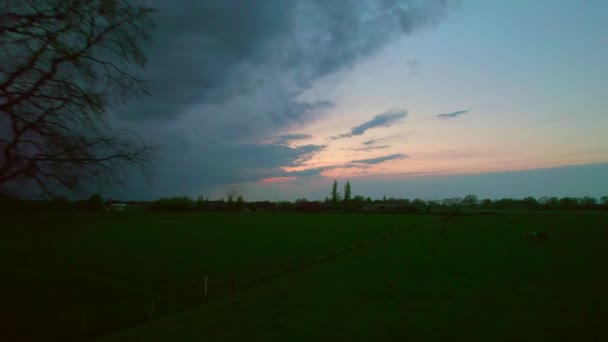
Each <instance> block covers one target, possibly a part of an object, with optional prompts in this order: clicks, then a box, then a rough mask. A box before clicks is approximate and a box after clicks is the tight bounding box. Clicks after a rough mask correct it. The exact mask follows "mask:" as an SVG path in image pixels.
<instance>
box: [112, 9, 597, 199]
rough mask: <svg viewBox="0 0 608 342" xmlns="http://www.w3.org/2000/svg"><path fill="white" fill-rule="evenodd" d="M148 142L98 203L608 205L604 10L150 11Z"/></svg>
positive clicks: (133, 111)
mask: <svg viewBox="0 0 608 342" xmlns="http://www.w3.org/2000/svg"><path fill="white" fill-rule="evenodd" d="M147 2H148V3H149V4H150V5H152V6H154V7H156V8H157V9H158V13H157V14H156V17H155V19H156V22H157V27H156V28H155V30H154V31H153V34H152V37H153V39H152V44H151V45H150V47H149V48H147V50H146V53H147V56H148V64H147V67H146V69H145V70H144V71H143V72H142V77H143V78H145V79H147V80H149V81H151V93H152V94H151V96H150V97H145V98H141V99H138V100H136V101H131V102H130V103H129V104H128V105H127V106H124V107H119V108H113V109H112V120H113V124H114V126H115V127H116V128H117V129H118V130H119V131H120V132H122V134H126V135H130V136H133V137H137V138H138V139H142V140H144V141H148V142H151V143H152V144H154V145H156V146H158V148H159V149H158V153H157V156H156V159H155V160H154V162H153V167H152V177H142V176H141V175H139V174H137V173H131V174H129V175H127V177H126V181H125V183H124V185H122V186H116V187H113V188H105V189H104V192H105V194H106V196H114V197H120V198H125V199H153V198H158V197H161V196H163V197H164V196H183V195H189V196H195V197H196V196H205V197H209V198H210V199H214V198H220V197H225V196H227V195H242V196H243V197H244V198H245V199H246V200H264V199H267V200H293V199H295V198H302V197H305V198H308V199H323V198H324V197H326V196H328V195H329V192H330V188H331V184H332V182H333V180H334V179H337V180H338V182H339V183H340V184H343V183H344V182H345V181H346V180H347V179H348V180H350V183H351V185H352V190H353V194H360V195H364V196H370V197H372V198H380V197H382V196H385V195H386V196H389V197H405V198H416V197H420V198H427V199H441V198H447V197H454V196H464V195H466V194H477V195H479V196H482V197H490V198H500V197H524V196H528V195H532V196H543V195H547V196H585V195H589V196H596V197H599V196H603V195H606V194H608V182H606V181H605V175H608V138H606V136H608V135H607V132H608V113H607V112H606V109H607V108H608V96H606V95H607V93H606V89H607V88H606V85H605V81H606V80H607V79H608V62H607V61H608V22H607V21H606V20H605V18H606V17H608V2H606V1H602V0H597V1H593V0H585V1H577V0H570V1H566V0H537V1H527V0H512V1H484V0H461V1H451V0H428V1H422V0H358V1H346V0H326V1H309V0H264V1H255V2H253V1H252V2H249V1H237V0H225V1H222V2H218V1H211V0H179V1H177V0H176V1H162V0H148V1H147Z"/></svg>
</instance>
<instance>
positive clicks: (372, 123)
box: [330, 109, 407, 140]
mask: <svg viewBox="0 0 608 342" xmlns="http://www.w3.org/2000/svg"><path fill="white" fill-rule="evenodd" d="M406 117H407V111H405V110H402V109H389V110H387V111H385V112H384V113H382V114H378V115H376V116H374V118H373V119H371V120H369V121H366V122H364V123H362V124H360V125H359V126H355V127H353V128H351V130H350V133H344V134H340V135H336V136H333V137H330V140H337V139H342V138H350V137H352V136H355V135H363V134H365V132H366V131H368V130H370V129H372V128H379V127H390V126H392V125H394V124H396V123H399V122H400V121H401V119H404V118H406Z"/></svg>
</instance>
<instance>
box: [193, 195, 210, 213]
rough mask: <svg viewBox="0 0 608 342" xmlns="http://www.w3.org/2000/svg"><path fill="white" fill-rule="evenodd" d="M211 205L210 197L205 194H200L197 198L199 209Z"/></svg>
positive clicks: (197, 207)
mask: <svg viewBox="0 0 608 342" xmlns="http://www.w3.org/2000/svg"><path fill="white" fill-rule="evenodd" d="M208 206H209V199H208V198H206V197H203V196H199V197H198V198H197V199H196V209H197V210H205V209H207V208H208Z"/></svg>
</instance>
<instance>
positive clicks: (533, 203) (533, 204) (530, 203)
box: [523, 196, 538, 209]
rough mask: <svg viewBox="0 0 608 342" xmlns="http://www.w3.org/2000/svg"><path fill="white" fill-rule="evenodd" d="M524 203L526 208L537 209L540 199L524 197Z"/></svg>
mask: <svg viewBox="0 0 608 342" xmlns="http://www.w3.org/2000/svg"><path fill="white" fill-rule="evenodd" d="M523 205H524V207H525V208H526V209H536V208H538V201H537V200H536V198H534V197H532V196H528V197H526V198H524V200H523Z"/></svg>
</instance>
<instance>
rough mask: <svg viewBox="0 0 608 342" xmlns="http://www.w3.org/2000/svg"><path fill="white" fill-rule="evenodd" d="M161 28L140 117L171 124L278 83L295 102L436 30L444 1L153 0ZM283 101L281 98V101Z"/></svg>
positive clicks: (136, 114)
mask: <svg viewBox="0 0 608 342" xmlns="http://www.w3.org/2000/svg"><path fill="white" fill-rule="evenodd" d="M150 2H151V5H152V6H154V7H156V8H158V14H157V15H156V20H157V28H156V29H155V31H154V34H153V45H152V48H151V49H150V50H149V51H148V57H149V58H148V60H149V63H148V67H147V70H148V72H147V73H146V74H145V75H144V77H145V78H146V79H149V80H150V81H151V82H152V83H151V86H152V94H153V97H152V98H147V99H143V100H142V101H140V102H139V103H138V105H137V106H131V108H129V110H128V111H125V112H124V115H125V116H127V117H130V118H132V119H135V118H137V119H142V118H153V117H159V116H160V117H164V118H172V117H175V116H177V115H179V114H181V113H183V112H184V111H187V110H188V107H189V106H192V105H200V104H209V103H223V102H225V101H228V100H229V99H231V98H233V97H235V96H243V95H255V92H256V90H257V89H259V88H261V87H264V86H266V85H268V84H271V83H275V82H279V83H281V84H282V86H285V87H290V88H291V91H290V94H287V95H286V98H282V99H280V100H281V101H285V102H290V101H294V99H295V97H296V96H297V95H298V94H299V93H301V92H302V91H303V90H305V89H307V88H308V87H310V85H311V84H312V83H313V82H314V81H316V80H317V79H319V78H321V77H323V76H325V75H329V74H332V73H335V72H336V71H338V70H341V69H343V68H345V67H348V66H351V65H352V64H353V63H354V62H356V61H357V60H359V59H361V58H363V57H366V56H369V55H370V54H372V53H374V52H375V51H377V50H378V49H380V48H381V47H382V46H384V45H385V44H386V43H387V42H389V41H391V40H393V39H395V38H397V37H398V36H399V35H400V34H404V33H405V34H409V33H412V32H413V31H414V30H416V29H418V28H421V27H424V26H427V25H428V24H433V23H435V22H436V21H437V19H438V18H440V17H442V16H443V15H444V13H445V11H446V8H447V7H448V4H447V2H446V1H445V0H434V1H412V0H396V1H384V0H368V1H355V2H351V1H342V0H328V1H307V0H265V1H241V0H224V1H211V0H203V1H201V0H178V1H163V0H152V1H150ZM277 100H279V99H277Z"/></svg>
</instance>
